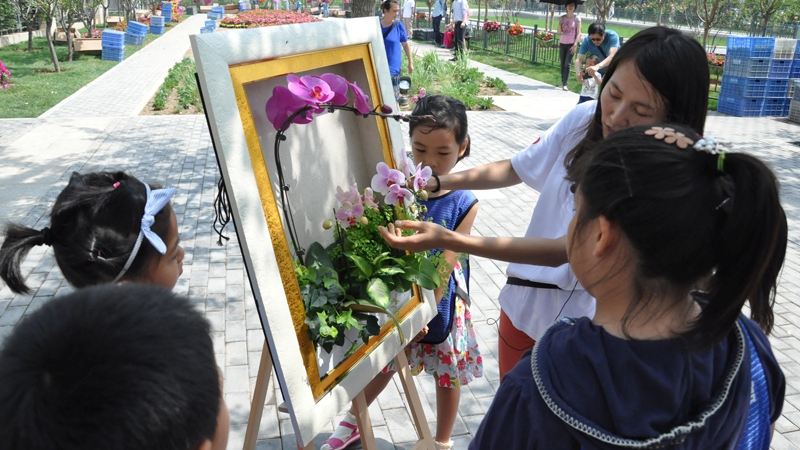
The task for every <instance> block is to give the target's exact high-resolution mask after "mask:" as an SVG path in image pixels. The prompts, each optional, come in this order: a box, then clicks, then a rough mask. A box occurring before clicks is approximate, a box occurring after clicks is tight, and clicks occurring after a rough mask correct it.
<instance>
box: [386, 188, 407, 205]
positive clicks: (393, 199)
mask: <svg viewBox="0 0 800 450" xmlns="http://www.w3.org/2000/svg"><path fill="white" fill-rule="evenodd" d="M384 200H385V201H386V204H387V205H397V206H401V207H404V206H406V205H410V204H411V203H413V202H414V194H412V193H411V191H409V190H408V189H406V188H402V187H400V185H399V184H393V185H391V186H389V193H388V194H386V198H385V199H384Z"/></svg>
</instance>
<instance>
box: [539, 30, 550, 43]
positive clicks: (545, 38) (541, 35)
mask: <svg viewBox="0 0 800 450" xmlns="http://www.w3.org/2000/svg"><path fill="white" fill-rule="evenodd" d="M536 37H537V38H538V39H541V40H543V41H545V42H547V41H551V40H553V38H554V37H555V36H553V33H551V32H549V31H538V32H536Z"/></svg>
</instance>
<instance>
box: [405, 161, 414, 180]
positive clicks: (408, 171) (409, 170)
mask: <svg viewBox="0 0 800 450" xmlns="http://www.w3.org/2000/svg"><path fill="white" fill-rule="evenodd" d="M403 175H405V176H406V178H411V177H413V176H414V160H413V159H411V158H409V157H408V156H406V160H405V164H403Z"/></svg>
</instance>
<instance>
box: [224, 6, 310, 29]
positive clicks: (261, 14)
mask: <svg viewBox="0 0 800 450" xmlns="http://www.w3.org/2000/svg"><path fill="white" fill-rule="evenodd" d="M308 22H322V19H318V18H316V17H313V16H311V15H309V14H304V13H299V12H295V11H285V10H274V9H270V10H265V9H257V10H256V9H253V10H250V11H242V12H240V13H239V14H237V15H236V17H226V18H224V19H222V20H221V21H220V23H219V26H220V27H223V28H258V27H271V26H275V25H288V24H292V23H308Z"/></svg>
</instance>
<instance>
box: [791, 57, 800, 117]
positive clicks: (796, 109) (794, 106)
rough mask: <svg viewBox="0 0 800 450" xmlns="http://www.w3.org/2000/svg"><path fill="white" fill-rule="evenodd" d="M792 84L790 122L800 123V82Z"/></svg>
mask: <svg viewBox="0 0 800 450" xmlns="http://www.w3.org/2000/svg"><path fill="white" fill-rule="evenodd" d="M795 61H797V60H795ZM792 84H793V86H792V90H793V95H792V102H791V104H790V106H789V120H791V121H792V122H798V123H800V80H798V81H793V83H792Z"/></svg>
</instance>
